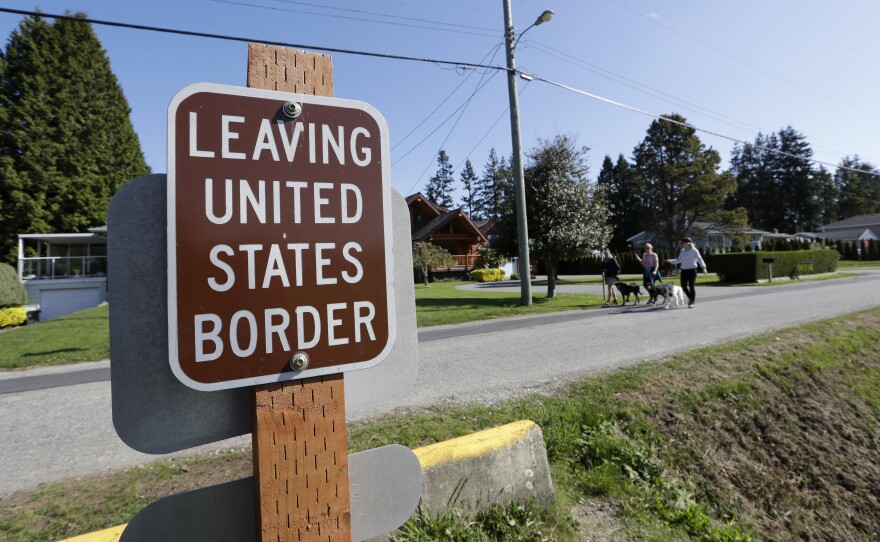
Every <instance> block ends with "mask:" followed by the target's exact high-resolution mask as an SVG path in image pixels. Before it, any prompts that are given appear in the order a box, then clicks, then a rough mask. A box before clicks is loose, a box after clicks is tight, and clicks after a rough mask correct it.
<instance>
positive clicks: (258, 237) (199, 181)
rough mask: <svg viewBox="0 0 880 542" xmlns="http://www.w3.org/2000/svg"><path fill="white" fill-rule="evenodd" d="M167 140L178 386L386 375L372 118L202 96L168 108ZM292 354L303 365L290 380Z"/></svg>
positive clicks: (389, 294) (260, 96) (376, 132)
mask: <svg viewBox="0 0 880 542" xmlns="http://www.w3.org/2000/svg"><path fill="white" fill-rule="evenodd" d="M168 127H169V128H168V325H169V334H168V335H169V358H170V363H171V368H172V370H173V371H174V373H175V374H176V375H177V377H178V378H179V379H180V380H181V381H182V382H183V383H184V384H186V385H188V386H190V387H192V388H195V389H199V390H217V389H228V388H234V387H241V386H252V385H257V384H264V383H269V382H277V381H280V380H291V379H296V378H308V377H313V376H321V375H326V374H332V373H338V372H342V371H348V370H353V369H361V368H367V367H372V366H374V365H376V364H377V363H379V362H381V361H382V360H383V359H384V358H385V357H386V356H387V355H388V353H389V352H390V351H391V347H392V345H393V343H394V339H395V337H394V333H395V331H394V330H395V327H396V326H395V307H394V290H393V276H394V274H393V263H392V254H391V247H392V243H391V204H390V197H391V196H390V194H391V187H390V173H389V171H390V161H389V149H388V129H387V126H386V124H385V120H384V119H383V118H382V116H381V115H380V114H379V113H378V111H376V110H375V109H374V108H372V107H371V106H369V105H367V104H365V103H362V102H355V101H351V100H343V99H337V98H325V97H318V96H309V95H302V94H292V93H284V92H275V91H266V90H259V89H253V88H243V87H231V86H223V85H214V84H207V83H202V84H197V85H192V86H189V87H186V88H185V89H183V90H182V91H180V92H179V93H178V94H177V95H176V96H175V97H174V99H173V100H172V102H171V105H170V106H169V109H168ZM301 354H305V356H302V355H301ZM294 355H296V357H297V359H300V360H306V363H307V365H306V366H305V367H302V368H301V369H300V370H294V369H292V368H291V359H292V358H293V357H294Z"/></svg>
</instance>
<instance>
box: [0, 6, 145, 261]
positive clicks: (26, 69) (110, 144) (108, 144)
mask: <svg viewBox="0 0 880 542" xmlns="http://www.w3.org/2000/svg"><path fill="white" fill-rule="evenodd" d="M0 111H3V114H2V116H0V175H2V180H0V211H2V216H3V220H2V222H0V258H5V259H7V260H10V261H14V260H15V258H16V256H17V251H16V248H17V244H16V236H17V234H19V233H25V232H30V233H47V232H53V231H55V232H65V233H66V232H82V231H85V230H86V229H88V228H90V227H94V226H99V225H101V224H105V223H106V220H107V216H106V215H107V205H108V203H109V202H110V199H111V198H112V197H113V195H114V194H115V193H116V191H117V190H118V189H119V188H120V187H121V186H122V185H123V184H125V183H126V182H128V181H129V180H131V179H134V178H135V177H138V176H140V175H144V174H146V173H149V168H148V167H147V165H146V162H145V161H144V157H143V153H142V152H141V149H140V143H139V141H138V138H137V135H136V134H135V132H134V129H133V127H132V125H131V121H130V118H129V113H130V109H129V107H128V102H127V101H126V99H125V96H124V95H123V93H122V89H121V88H120V86H119V83H118V81H117V80H116V76H115V75H113V72H112V71H111V69H110V62H109V60H108V59H107V55H106V53H105V51H104V50H103V48H102V47H101V44H100V42H99V41H98V38H97V36H96V35H95V33H94V32H93V31H92V28H91V26H90V25H89V24H87V23H83V22H79V21H57V22H55V23H54V24H49V23H47V22H45V21H44V20H43V19H41V18H39V17H29V18H26V19H24V20H23V21H22V22H21V24H20V25H19V27H18V29H16V30H15V31H13V33H12V36H11V37H10V39H9V41H8V43H7V46H6V50H5V51H4V52H3V54H2V56H0Z"/></svg>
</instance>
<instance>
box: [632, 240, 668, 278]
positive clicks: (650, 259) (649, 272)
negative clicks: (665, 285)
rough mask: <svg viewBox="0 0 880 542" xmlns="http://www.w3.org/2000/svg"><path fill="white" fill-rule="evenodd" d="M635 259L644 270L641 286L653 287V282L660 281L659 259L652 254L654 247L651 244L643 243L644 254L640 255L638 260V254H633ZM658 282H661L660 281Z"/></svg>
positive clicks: (655, 254) (654, 253)
mask: <svg viewBox="0 0 880 542" xmlns="http://www.w3.org/2000/svg"><path fill="white" fill-rule="evenodd" d="M635 257H636V259H637V260H638V261H639V263H640V264H642V267H644V268H645V271H644V273H643V274H642V286H644V287H645V288H647V287H648V286H649V285H653V284H654V281H655V280H658V279H660V275H659V274H658V271H659V270H660V258H658V257H657V253H656V252H654V247H653V246H652V245H651V243H645V253H644V254H642V257H641V258H640V257H639V255H638V254H635ZM660 282H663V281H662V279H661V280H660Z"/></svg>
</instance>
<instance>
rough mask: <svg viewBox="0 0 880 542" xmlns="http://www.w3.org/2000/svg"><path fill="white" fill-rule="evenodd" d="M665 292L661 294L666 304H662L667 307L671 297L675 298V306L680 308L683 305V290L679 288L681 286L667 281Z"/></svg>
mask: <svg viewBox="0 0 880 542" xmlns="http://www.w3.org/2000/svg"><path fill="white" fill-rule="evenodd" d="M665 293H666V295H664V296H663V297H665V298H666V305H664V307H665V308H667V309H668V308H669V304H670V302H671V301H672V299H673V298H674V299H675V307H676V308H681V307H682V306H684V301H685V298H684V290H682V289H681V286H676V285H675V284H672V283H671V282H667V283H666V292H665Z"/></svg>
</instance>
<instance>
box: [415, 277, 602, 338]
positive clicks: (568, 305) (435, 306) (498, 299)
mask: <svg viewBox="0 0 880 542" xmlns="http://www.w3.org/2000/svg"><path fill="white" fill-rule="evenodd" d="M462 284H466V283H463V282H457V281H456V282H435V283H433V284H431V285H430V286H429V287H427V288H425V286H424V285H422V284H417V285H416V319H417V321H418V325H419V327H426V326H439V325H444V324H460V323H464V322H473V321H476V320H488V319H491V318H500V317H504V316H519V315H523V314H538V313H545V312H561V311H571V310H581V309H585V308H591V307H598V306H600V305H602V301H603V300H602V296H601V295H586V294H557V295H556V297H555V298H553V299H547V297H546V296H545V295H543V293H542V292H540V287H541V284H540V283H536V284H535V285H534V287H533V289H532V293H533V295H532V305H531V306H530V307H523V306H520V294H519V292H513V293H503V292H485V293H484V292H474V291H468V290H457V289H456V288H455V287H456V286H460V285H462ZM560 284H566V282H560ZM568 284H572V283H571V282H569V283H568Z"/></svg>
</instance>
